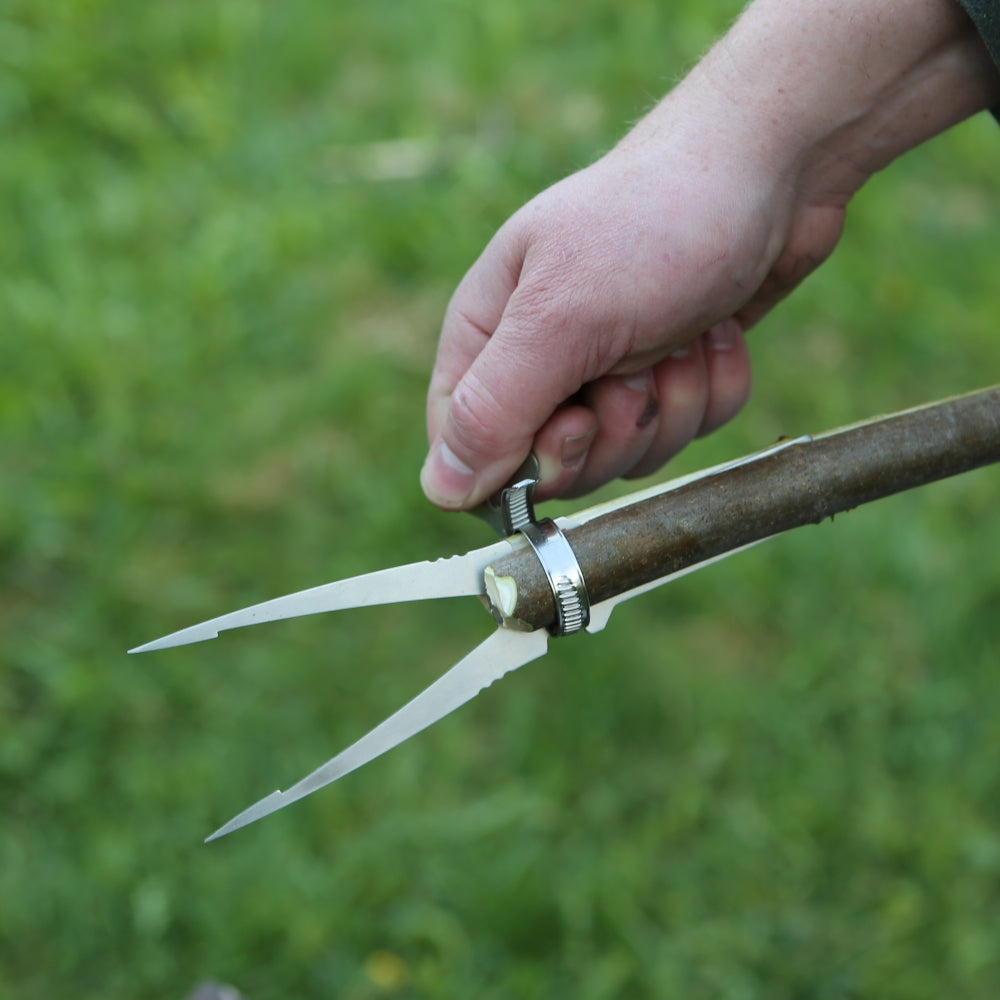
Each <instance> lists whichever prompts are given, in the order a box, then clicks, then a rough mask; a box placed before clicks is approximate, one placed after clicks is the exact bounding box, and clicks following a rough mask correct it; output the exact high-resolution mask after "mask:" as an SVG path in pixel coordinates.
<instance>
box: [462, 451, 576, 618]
mask: <svg viewBox="0 0 1000 1000" xmlns="http://www.w3.org/2000/svg"><path fill="white" fill-rule="evenodd" d="M537 485H538V459H537V458H536V457H535V455H534V453H532V454H530V455H529V456H528V457H527V459H526V460H525V462H524V464H523V465H522V466H521V467H520V468H519V469H518V470H517V472H516V473H515V474H514V476H513V478H512V479H511V481H510V483H509V484H508V485H507V486H505V487H504V488H503V489H502V490H500V492H499V493H498V494H497V495H496V496H495V497H493V498H492V499H490V500H489V501H487V503H486V504H484V505H483V510H481V511H480V512H479V513H481V514H482V516H484V517H485V518H486V519H487V520H488V521H489V522H490V524H492V525H493V527H494V528H496V530H497V531H498V532H500V534H502V535H503V536H504V537H506V536H508V535H512V534H514V533H515V532H518V531H519V532H520V533H521V534H522V535H524V537H525V538H527V540H528V543H529V544H530V545H531V547H532V548H533V549H534V550H535V555H536V556H538V561H539V562H540V563H541V564H542V570H543V571H544V573H545V576H546V578H547V579H548V581H549V587H550V588H551V589H552V597H553V600H554V601H555V605H556V623H555V625H554V626H552V628H550V629H549V631H550V632H551V633H552V635H572V634H573V633H574V632H579V631H580V630H581V629H584V628H586V627H587V623H588V622H589V621H590V597H589V595H588V594H587V585H586V582H585V581H584V579H583V571H582V570H581V569H580V564H579V562H577V558H576V555H575V553H574V552H573V548H572V546H571V545H570V544H569V542H568V541H567V540H566V536H565V535H564V534H563V532H562V529H561V528H560V527H559V525H557V524H556V523H555V521H553V520H552V519H551V518H548V517H546V518H543V519H542V520H541V521H536V520H535V508H534V492H535V486H537Z"/></svg>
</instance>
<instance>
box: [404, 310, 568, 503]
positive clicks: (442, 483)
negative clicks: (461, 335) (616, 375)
mask: <svg viewBox="0 0 1000 1000" xmlns="http://www.w3.org/2000/svg"><path fill="white" fill-rule="evenodd" d="M512 304H513V299H512ZM513 311H514V310H509V312H513ZM445 339H446V338H445V335H444V334H443V335H442V345H443V347H442V353H445V348H444V344H445ZM566 353H567V352H566V351H565V350H562V349H555V348H554V345H553V344H552V343H551V342H548V340H547V338H546V337H544V336H543V335H542V333H541V331H540V329H539V328H538V327H537V325H536V324H535V323H532V324H531V325H530V326H528V327H520V326H519V325H518V324H516V323H515V321H514V320H513V318H512V317H510V316H509V315H505V318H504V319H503V320H502V321H501V323H500V325H499V326H498V327H497V329H496V332H495V333H494V334H493V336H492V337H489V339H487V340H485V343H483V344H482V348H481V350H480V351H479V353H478V354H476V356H475V357H474V358H473V359H472V361H471V363H470V364H469V365H468V367H467V368H466V370H465V371H464V373H463V374H462V375H461V376H460V377H459V378H458V380H457V382H455V383H454V387H453V388H451V389H450V391H449V388H448V386H449V381H450V380H449V378H448V357H447V354H446V356H445V357H444V358H442V357H441V355H440V354H439V359H438V365H437V366H436V368H435V377H434V378H432V381H431V392H430V396H429V398H428V428H429V431H430V435H431V447H430V451H429V453H428V456H427V460H426V462H425V463H424V467H423V470H422V472H421V475H420V479H421V484H422V486H423V489H424V492H425V493H426V495H427V497H428V499H429V500H430V501H431V502H432V503H434V504H437V505H438V506H439V507H444V508H446V509H463V508H467V507H473V506H475V505H476V504H478V503H480V502H481V501H482V500H484V499H485V498H486V497H487V496H489V495H490V494H492V493H494V492H495V491H496V490H497V489H499V488H500V486H502V485H503V483H504V482H506V480H507V479H508V477H509V476H510V474H511V473H512V472H513V471H514V469H516V468H517V466H518V465H520V463H521V462H522V461H523V460H524V457H525V456H526V455H527V453H528V452H529V451H530V450H531V447H532V442H533V440H534V438H535V435H536V433H537V432H538V431H539V430H540V429H541V428H542V426H543V425H544V424H545V423H546V421H547V420H548V419H549V417H550V416H551V415H552V413H553V412H554V411H555V410H556V408H557V407H558V406H559V405H560V403H562V402H563V400H565V399H566V398H568V397H569V396H570V395H572V394H573V393H574V392H575V391H576V390H577V389H578V388H579V387H580V384H581V382H580V381H578V380H576V379H575V378H574V377H573V374H572V373H571V371H570V370H568V369H569V368H570V367H571V366H568V365H567V363H566V362H567V358H566Z"/></svg>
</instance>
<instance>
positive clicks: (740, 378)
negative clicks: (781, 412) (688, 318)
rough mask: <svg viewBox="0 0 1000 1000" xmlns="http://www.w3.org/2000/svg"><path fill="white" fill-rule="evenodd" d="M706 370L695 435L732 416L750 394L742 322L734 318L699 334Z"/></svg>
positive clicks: (721, 423) (711, 428) (749, 378)
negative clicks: (705, 394)
mask: <svg viewBox="0 0 1000 1000" xmlns="http://www.w3.org/2000/svg"><path fill="white" fill-rule="evenodd" d="M702 340H703V342H704V347H705V364H706V367H707V370H708V402H707V404H706V406H705V412H704V416H703V417H702V421H701V426H700V427H699V428H698V436H699V437H701V436H703V435H705V434H710V433H711V432H712V431H714V430H716V429H717V428H719V427H721V426H722V425H723V424H724V423H726V422H727V421H729V420H731V419H732V418H733V417H735V416H736V414H737V413H739V411H740V410H741V409H743V406H744V404H745V403H746V401H747V399H749V398H750V388H751V375H750V352H749V350H748V349H747V343H746V338H745V337H744V335H743V326H742V324H741V323H740V322H739V320H737V319H735V318H731V319H727V320H723V321H722V322H721V323H717V324H716V325H715V326H713V327H712V329H711V330H709V331H708V332H707V333H705V334H703V335H702Z"/></svg>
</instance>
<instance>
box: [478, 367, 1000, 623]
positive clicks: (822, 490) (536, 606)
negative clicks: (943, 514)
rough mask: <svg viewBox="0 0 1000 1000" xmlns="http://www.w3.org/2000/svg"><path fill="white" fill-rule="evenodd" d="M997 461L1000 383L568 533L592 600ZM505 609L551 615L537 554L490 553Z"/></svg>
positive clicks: (523, 615)
mask: <svg viewBox="0 0 1000 1000" xmlns="http://www.w3.org/2000/svg"><path fill="white" fill-rule="evenodd" d="M998 461H1000V386H995V387H992V388H989V389H983V390H980V391H979V392H974V393H969V394H968V395H965V396H957V397H954V398H952V399H947V400H944V401H942V402H940V403H934V404H931V405H929V406H924V407H920V408H918V409H915V410H908V411H905V412H902V413H898V414H893V415H891V416H888V417H882V418H879V419H877V420H872V421H868V422H866V423H863V424H856V425H853V426H851V427H846V428H844V429H842V430H838V431H833V432H831V433H829V434H825V435H822V436H820V437H817V438H815V439H814V440H812V441H810V442H807V443H804V444H800V445H796V446H794V447H791V448H788V449H786V450H784V451H780V452H777V453H776V454H774V455H769V456H767V457H765V458H762V459H760V460H758V461H754V462H751V463H749V464H747V465H742V466H738V467H736V468H734V469H730V470H728V471H725V472H721V473H717V474H716V475H714V476H709V477H706V478H705V479H700V480H698V481H696V482H693V483H689V484H688V485H687V486H683V487H681V488H680V489H678V490H675V491H672V492H669V493H664V494H662V495H660V496H655V497H651V498H650V499H647V500H642V501H639V502H637V503H635V504H632V505H630V506H628V507H623V508H621V509H620V510H617V511H613V512H611V513H609V514H606V515H604V516H603V517H599V518H595V519H594V520H593V521H589V522H588V523H586V524H583V525H580V526H579V527H576V528H570V529H568V530H567V531H566V538H567V540H568V541H569V543H570V545H571V546H572V548H573V551H574V552H575V553H576V558H577V561H578V562H579V564H580V568H581V569H582V571H583V576H584V579H585V581H586V584H587V590H588V593H589V594H590V600H591V603H592V604H597V603H599V602H600V601H603V600H606V599H607V598H609V597H614V596H616V595H617V594H620V593H623V592H625V591H626V590H631V589H632V588H633V587H638V586H640V585H642V584H644V583H649V582H651V581H653V580H657V579H659V578H660V577H662V576H666V575H667V574H668V573H673V572H676V571H678V570H681V569H684V568H686V567H688V566H692V565H694V564H695V563H699V562H703V561H704V560H705V559H709V558H711V557H712V556H716V555H719V554H721V553H724V552H729V551H731V550H733V549H736V548H739V547H740V546H741V545H746V544H749V543H750V542H754V541H758V540H760V539H762V538H767V537H769V536H771V535H775V534H778V533H780V532H783V531H788V530H789V529H791V528H797V527H800V526H802V525H805V524H816V523H819V522H820V521H822V520H824V519H825V518H827V517H831V516H833V515H834V514H839V513H840V512H842V511H845V510H850V509H851V508H852V507H858V506H860V505H861V504H864V503H868V502H870V501H872V500H877V499H880V498H881V497H886V496H891V495H892V494H894V493H899V492H902V491H903V490H908V489H912V488H914V487H916V486H922V485H924V484H926V483H931V482H934V481H936V480H939V479H945V478H948V477H949V476H954V475H958V474H959V473H962V472H968V471H970V470H972V469H975V468H979V467H980V466H983V465H988V464H990V463H993V462H998ZM493 571H494V572H495V573H496V575H497V576H510V577H512V578H513V579H514V580H515V581H516V583H517V602H516V605H515V607H514V608H513V612H512V614H511V617H512V618H516V619H519V620H520V621H522V622H524V623H525V624H526V625H528V626H530V627H532V628H545V627H548V626H550V625H551V624H552V623H553V621H554V620H555V606H554V604H553V600H552V592H551V589H550V587H549V584H548V581H547V580H546V578H545V574H544V573H543V572H542V569H541V565H540V564H539V562H538V559H537V557H536V556H535V554H534V552H532V551H531V550H530V549H526V550H523V551H520V552H516V553H513V554H512V555H509V556H505V557H504V558H503V559H500V560H498V561H497V562H496V563H495V564H494V566H493Z"/></svg>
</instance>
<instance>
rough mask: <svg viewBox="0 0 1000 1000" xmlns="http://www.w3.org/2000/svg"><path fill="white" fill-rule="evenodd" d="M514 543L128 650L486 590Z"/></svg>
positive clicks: (257, 607) (333, 586)
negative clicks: (491, 568) (486, 580)
mask: <svg viewBox="0 0 1000 1000" xmlns="http://www.w3.org/2000/svg"><path fill="white" fill-rule="evenodd" d="M511 548H512V546H511V543H510V542H508V541H506V540H504V541H500V542H494V543H493V544H492V545H488V546H485V547H484V548H481V549H473V551H471V552H466V553H465V554H464V555H459V556H450V557H449V558H445V559H436V560H433V561H426V562H417V563H408V564H407V565H405V566H392V567H390V568H389V569H382V570H377V571H376V572H374V573H365V574H363V575H362V576H354V577H351V578H350V579H347V580H336V581H334V582H333V583H326V584H323V585H322V586H319V587H312V588H310V589H309V590H300V591H298V592H297V593H295V594H286V595H285V596H284V597H276V598H274V599H273V600H270V601H264V602H263V603H261V604H254V605H252V606H251V607H249V608H242V609H241V610H239V611H231V612H229V614H225V615H220V616H219V617H218V618H212V619H210V620H209V621H206V622H201V623H200V624H198V625H191V626H189V627H188V628H183V629H181V630H180V631H178V632H172V633H171V634H170V635H165V636H163V638H162V639H154V640H153V641H152V642H147V643H146V644H145V645H143V646H136V647H135V648H134V649H130V650H129V652H130V653H146V652H149V651H151V650H154V649H167V648H169V647H170V646H184V645H187V644H188V643H191V642H202V641H203V640H205V639H215V638H217V637H218V635H219V633H220V632H223V631H225V630H226V629H233V628H242V627H243V626H245V625H259V624H260V623H261V622H273V621H278V620H279V619H282V618H298V617H301V616H303V615H316V614H320V613H322V612H324V611H342V610H344V609H346V608H364V607H370V606H371V605H373V604H394V603H400V602H402V601H424V600H431V599H433V598H438V597H465V596H467V595H470V594H482V593H484V586H483V570H484V569H485V568H486V567H487V566H488V565H489V564H490V563H491V562H493V560H494V559H498V558H500V557H501V556H505V555H507V554H508V553H509V552H510V551H511Z"/></svg>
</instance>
